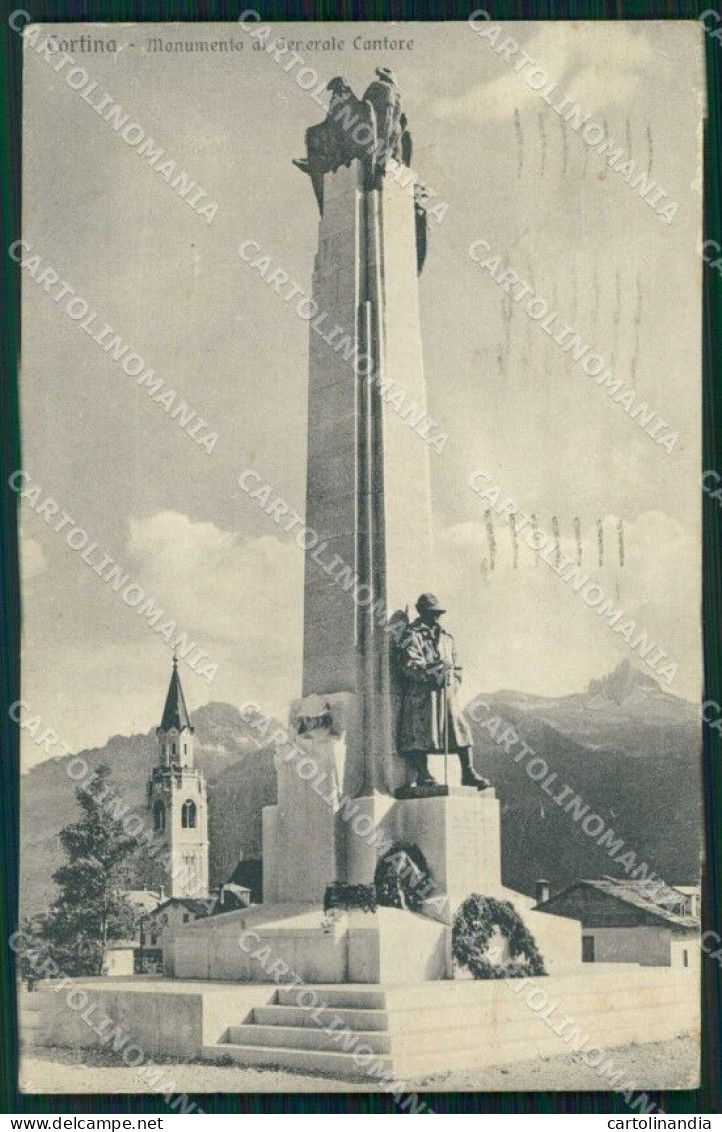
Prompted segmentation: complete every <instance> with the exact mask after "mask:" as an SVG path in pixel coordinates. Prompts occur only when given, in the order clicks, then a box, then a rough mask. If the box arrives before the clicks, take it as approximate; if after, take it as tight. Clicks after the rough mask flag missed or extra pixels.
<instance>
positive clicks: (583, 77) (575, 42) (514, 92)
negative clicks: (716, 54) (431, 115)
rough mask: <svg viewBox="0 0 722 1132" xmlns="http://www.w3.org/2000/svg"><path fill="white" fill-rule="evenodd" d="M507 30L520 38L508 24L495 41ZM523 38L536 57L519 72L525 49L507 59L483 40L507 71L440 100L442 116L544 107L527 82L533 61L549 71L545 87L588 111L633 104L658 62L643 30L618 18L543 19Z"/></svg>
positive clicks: (487, 117) (501, 114)
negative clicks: (588, 20) (562, 21)
mask: <svg viewBox="0 0 722 1132" xmlns="http://www.w3.org/2000/svg"><path fill="white" fill-rule="evenodd" d="M489 27H491V24H490V25H489ZM507 34H510V35H512V37H513V38H514V39H517V36H516V35H514V33H513V30H511V31H509V32H507V29H506V25H503V26H502V31H501V35H500V37H499V39H498V40H497V41H496V45H498V44H499V43H501V42H502V40H503V39H504V38H506V36H507ZM518 42H519V44H520V46H521V48H522V50H523V51H525V52H526V54H527V55H528V56H529V57H530V58H531V60H532V62H531V63H527V64H526V66H524V67H523V68H521V67H520V70H519V72H516V71H515V70H514V66H515V64H516V65H520V64H521V62H522V59H523V56H522V55H521V54H520V53H517V54H516V56H514V55H512V57H511V59H510V60H509V61H508V62H506V61H504V59H503V58H502V57H501V56H495V55H494V54H493V52H494V46H495V44H494V43H490V41H489V40H487V39H480V40H479V48H480V50H482V51H488V52H489V54H490V56H491V57H492V58H494V59H495V61H496V62H495V66H496V67H498V68H499V70H500V71H501V72H502V73H501V74H500V75H499V76H498V78H495V79H492V80H491V81H484V82H480V83H477V84H476V85H475V86H473V87H471V88H470V89H469V90H467V91H466V92H465V93H464V94H462V95H460V96H459V97H457V98H451V99H441V100H439V103H438V105H437V108H436V114H437V116H438V117H439V118H457V119H459V118H461V119H464V118H471V119H475V120H477V121H479V122H480V123H482V124H485V123H491V122H494V121H496V120H498V119H501V118H507V117H509V115H510V114H512V113H513V111H514V110H515V109H519V110H523V109H524V108H525V107H526V106H530V105H538V106H539V107H541V105H542V104H541V99H540V96H539V93H538V91H535V90H533V89H532V88H531V87H530V86H528V84H527V82H526V79H525V75H527V74H528V73H529V72H530V70H531V69H532V67H534V66H537V67H540V68H542V69H543V70H544V71H545V72H546V73H547V75H548V82H547V83H546V84H544V85H545V86H547V85H548V83H551V82H554V83H556V84H557V91H556V99H557V101H561V98H562V97H563V96H564V95H567V96H568V97H569V98H570V99H571V100H572V101H574V102H578V103H579V105H580V106H582V108H583V109H584V112H585V113H590V114H593V113H595V112H598V111H600V110H601V109H602V108H603V107H606V106H610V105H613V104H628V103H629V102H630V100H631V99H632V98H633V97H634V95H635V94H636V93H637V91H638V90H639V89H640V87H641V85H642V84H643V83H645V82H648V80H649V71H650V69H651V67H652V66H653V65H654V66H655V68H658V66H659V52H657V51H655V50H654V49H653V48H652V47H651V46H650V44H649V42H648V41H647V40H646V39H645V38H644V37H643V35H642V34H640V32H638V31H636V30H634V29H632V28H630V27H629V25H628V24H621V23H618V22H616V21H615V22H605V23H597V22H594V23H593V24H586V23H570V24H566V25H565V24H558V23H549V24H544V25H543V26H542V27H541V29H540V30H539V31H538V32H536V33H535V34H533V35H532V36H530V37H529V38H528V39H525V38H524V32H523V31H522V32H521V33H520V34H519V36H518Z"/></svg>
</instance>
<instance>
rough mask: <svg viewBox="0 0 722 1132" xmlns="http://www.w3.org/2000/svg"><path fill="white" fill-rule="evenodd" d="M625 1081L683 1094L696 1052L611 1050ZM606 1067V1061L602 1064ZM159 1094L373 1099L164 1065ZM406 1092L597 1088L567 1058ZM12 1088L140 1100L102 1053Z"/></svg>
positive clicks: (331, 1087)
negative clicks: (170, 1086)
mask: <svg viewBox="0 0 722 1132" xmlns="http://www.w3.org/2000/svg"><path fill="white" fill-rule="evenodd" d="M609 1056H610V1057H611V1058H612V1060H613V1061H614V1064H615V1066H616V1067H617V1068H619V1069H620V1070H621V1071H622V1072H623V1073H624V1080H625V1081H634V1082H635V1083H638V1085H639V1087H640V1088H641V1089H642V1090H647V1091H649V1090H650V1089H662V1088H666V1089H687V1088H693V1087H694V1086H695V1085H696V1083H697V1074H698V1064H699V1046H698V1043H697V1042H696V1041H695V1040H694V1039H693V1038H690V1037H680V1038H674V1039H673V1040H672V1041H668V1042H650V1043H648V1044H645V1045H627V1046H619V1047H617V1048H615V1049H612V1050H610V1051H609ZM605 1060H606V1058H605ZM164 1068H165V1070H166V1072H165V1074H164V1076H163V1078H162V1082H163V1084H164V1085H165V1087H166V1088H167V1087H168V1084H167V1083H168V1082H169V1081H172V1082H175V1083H176V1085H177V1089H176V1090H175V1091H178V1092H185V1093H189V1094H193V1093H338V1092H342V1093H345V1092H348V1091H350V1090H351V1091H354V1092H359V1091H360V1092H374V1091H376V1090H375V1089H374V1087H373V1085H368V1086H366V1085H350V1084H349V1083H348V1082H345V1081H339V1080H337V1079H336V1078H331V1077H315V1076H309V1075H307V1074H300V1073H299V1074H296V1073H289V1072H287V1071H286V1070H280V1069H243V1068H241V1067H239V1066H222V1065H209V1064H206V1063H205V1062H166V1063H165V1066H164ZM407 1085H408V1086H409V1090H410V1091H415V1090H419V1091H421V1090H424V1091H429V1092H434V1091H437V1090H438V1091H445V1090H452V1091H455V1092H456V1091H458V1092H474V1091H481V1092H499V1091H503V1090H517V1089H518V1090H523V1091H537V1090H550V1091H560V1092H563V1091H567V1090H576V1089H586V1090H599V1089H603V1088H604V1084H603V1083H602V1082H601V1081H600V1079H599V1077H597V1075H596V1073H595V1071H594V1070H593V1069H590V1068H588V1067H587V1066H585V1065H584V1064H583V1063H582V1062H581V1061H580V1059H579V1057H578V1056H577V1055H575V1054H573V1053H570V1054H564V1055H562V1056H559V1057H542V1058H537V1059H535V1060H534V1061H528V1062H524V1063H522V1064H516V1065H499V1066H494V1067H489V1068H485V1069H469V1070H464V1071H463V1072H462V1071H456V1070H455V1071H454V1072H452V1073H442V1074H439V1076H434V1077H424V1078H423V1079H420V1080H417V1081H413V1080H412V1081H408V1082H407ZM20 1088H21V1091H22V1092H24V1093H148V1092H153V1091H154V1090H153V1089H152V1088H150V1087H149V1086H148V1085H147V1084H145V1083H144V1082H143V1081H142V1080H141V1079H140V1078H139V1077H138V1074H137V1071H136V1070H134V1069H129V1068H128V1067H127V1066H125V1065H123V1064H122V1063H121V1064H119V1063H118V1061H117V1058H115V1057H112V1056H109V1055H107V1054H101V1053H98V1054H92V1053H90V1052H89V1051H86V1052H85V1053H81V1052H80V1051H75V1050H64V1049H35V1050H33V1052H32V1055H31V1056H28V1057H23V1059H22V1062H21V1066H20Z"/></svg>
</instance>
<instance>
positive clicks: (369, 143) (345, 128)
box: [293, 67, 427, 271]
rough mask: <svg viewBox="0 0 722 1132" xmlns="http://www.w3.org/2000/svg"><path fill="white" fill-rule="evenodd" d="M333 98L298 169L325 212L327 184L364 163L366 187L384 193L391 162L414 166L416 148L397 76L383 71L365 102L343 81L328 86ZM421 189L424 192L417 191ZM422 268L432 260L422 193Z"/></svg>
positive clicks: (418, 206) (310, 133)
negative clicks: (344, 168) (339, 173)
mask: <svg viewBox="0 0 722 1132" xmlns="http://www.w3.org/2000/svg"><path fill="white" fill-rule="evenodd" d="M327 90H329V91H330V92H331V100H330V102H329V106H328V110H327V112H326V118H325V120H324V121H323V122H319V123H318V124H317V125H315V126H309V128H308V129H307V130H306V156H305V157H301V158H295V159H294V162H293V163H294V165H296V166H298V168H299V169H301V170H302V172H304V173H307V174H308V176H309V177H310V178H311V184H312V185H313V191H314V195H315V197H316V201H317V202H318V207H319V209H320V211H321V212H323V179H324V176H325V175H326V173H333V172H335V171H336V170H337V169H339V168H340V167H341V166H342V165H349V164H350V163H351V162H352V161H354V160H358V161H360V163H361V167H362V169H363V171H364V187H365V188H366V189H367V190H371V189H374V188H378V187H379V184H380V180H381V178H382V177H383V175H384V173H385V171H386V164H387V160H388V158H389V157H391V158H393V160H394V161H396V162H398V163H399V164H402V165H406V166H410V165H411V154H412V151H413V146H412V142H411V134H410V132H409V130H408V126H407V119H406V115H405V114H404V113H403V112H402V110H401V96H400V93H399V88H398V86H397V84H396V79H395V77H394V73H393V71H392V70H391V69H390V68H389V67H377V69H376V78H375V79H374V80H373V82H371V83H369V85H368V86H367V88H366V90H365V91H364V95H363V98H357V97H356V95H355V94H354V92H353V90H352V89H351V87H350V86H349V85H348V83H347V82H346V81H345V80H344V79H342V78H341V77H340V76H337V77H336V78H333V79H331V81H330V82H329V84H328V86H327ZM417 188H419V187H418V186H417ZM414 204H415V214H416V251H417V268H418V270H419V271H421V268H422V266H423V262H424V259H425V256H426V240H427V224H426V219H427V218H426V211H425V209H424V207H423V205H424V195H423V192H422V191H418V192H415V196H414Z"/></svg>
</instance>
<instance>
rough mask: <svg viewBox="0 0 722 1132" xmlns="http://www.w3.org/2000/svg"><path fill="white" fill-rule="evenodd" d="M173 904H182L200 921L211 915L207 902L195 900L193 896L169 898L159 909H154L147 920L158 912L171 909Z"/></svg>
mask: <svg viewBox="0 0 722 1132" xmlns="http://www.w3.org/2000/svg"><path fill="white" fill-rule="evenodd" d="M171 904H182V905H183V907H184V908H187V909H188V911H189V912H193V913H195V915H196V916H197V917H198V918H199V919H200V917H201V916H208V915H209V910H208V901H207V900H195V899H193V897H191V896H169V897H168V899H167V900H164V901H163V903H162V904H159V905H158V907H157V908H153V910H152V911H151V912H149V913H148V915H147V916H146V919H148V918H149V917H150V916H155V915H156V913H158V912H162V911H163V909H164V908H169V907H170V905H171Z"/></svg>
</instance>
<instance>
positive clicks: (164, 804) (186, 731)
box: [148, 656, 208, 898]
mask: <svg viewBox="0 0 722 1132" xmlns="http://www.w3.org/2000/svg"><path fill="white" fill-rule="evenodd" d="M156 735H157V736H158V763H157V765H156V766H154V767H153V770H152V772H151V776H150V781H149V783H148V809H149V810H150V813H151V817H152V822H153V831H154V835H155V836H156V837H157V836H159V835H163V834H164V835H165V838H166V842H167V845H168V850H169V853H168V866H167V870H166V876H167V882H166V888H167V891H168V892H169V893H170V895H171V896H187V897H194V898H195V897H202V896H207V895H208V799H207V795H206V781H205V776H204V775H203V773H202V771H200V770H198V769H196V767H194V765H193V746H194V742H195V736H194V730H193V727H192V726H191V723H190V719H189V718H188V710H187V708H186V702H185V697H184V695H183V688H182V687H181V682H180V676H179V675H178V659H177V657H175V656H174V657H173V672H172V675H171V678H170V685H169V687H168V695H167V696H166V700H165V707H164V709H163V717H162V719H161V723H160V727H158V728H157V729H156Z"/></svg>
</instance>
